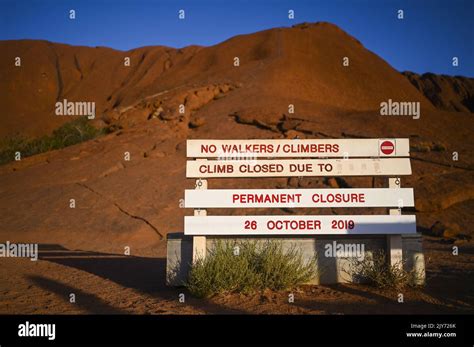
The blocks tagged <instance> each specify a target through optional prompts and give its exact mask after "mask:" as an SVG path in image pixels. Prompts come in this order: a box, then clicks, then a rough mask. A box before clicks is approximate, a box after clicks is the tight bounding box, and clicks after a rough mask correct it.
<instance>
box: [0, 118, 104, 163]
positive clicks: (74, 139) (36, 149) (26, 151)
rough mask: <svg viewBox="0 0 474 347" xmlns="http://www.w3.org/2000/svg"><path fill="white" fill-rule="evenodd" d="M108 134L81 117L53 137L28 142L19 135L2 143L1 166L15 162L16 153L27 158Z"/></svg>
mask: <svg viewBox="0 0 474 347" xmlns="http://www.w3.org/2000/svg"><path fill="white" fill-rule="evenodd" d="M106 132H107V131H106V130H104V129H96V128H94V127H93V126H92V125H90V123H88V120H87V118H85V117H81V118H78V119H75V120H73V121H71V122H68V123H65V124H63V125H62V126H61V127H59V128H58V129H56V130H54V131H53V133H52V134H51V135H46V136H42V137H40V138H37V139H32V140H28V139H26V138H24V137H22V136H19V135H16V136H12V137H8V138H5V139H3V140H2V141H1V142H0V164H5V163H8V162H10V161H13V160H14V159H15V152H20V153H21V157H22V158H25V157H29V156H32V155H35V154H39V153H44V152H47V151H51V150H54V149H60V148H64V147H67V146H71V145H75V144H77V143H80V142H84V141H87V140H91V139H93V138H96V137H97V136H100V135H102V134H105V133H106Z"/></svg>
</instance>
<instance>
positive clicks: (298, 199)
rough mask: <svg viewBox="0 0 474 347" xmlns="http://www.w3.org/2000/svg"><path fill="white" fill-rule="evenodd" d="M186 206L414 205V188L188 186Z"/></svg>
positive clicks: (316, 206) (317, 206)
mask: <svg viewBox="0 0 474 347" xmlns="http://www.w3.org/2000/svg"><path fill="white" fill-rule="evenodd" d="M184 201H185V202H184V206H185V207H186V208H303V207H310V208H321V207H413V206H414V198H413V189H412V188H399V189H388V188H368V189H358V188H350V189H330V188H327V189H209V190H193V189H186V190H185V197H184Z"/></svg>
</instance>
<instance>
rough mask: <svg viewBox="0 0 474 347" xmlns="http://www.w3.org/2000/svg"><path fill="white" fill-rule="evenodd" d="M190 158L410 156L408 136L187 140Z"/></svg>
mask: <svg viewBox="0 0 474 347" xmlns="http://www.w3.org/2000/svg"><path fill="white" fill-rule="evenodd" d="M186 148H187V156H188V158H219V157H220V158H233V159H236V160H237V159H239V158H249V157H252V158H262V157H263V158H265V157H313V158H314V157H346V158H348V157H408V156H409V155H410V145H409V140H408V139H393V138H392V139H324V140H315V139H308V140H306V139H305V140H299V139H297V140H187V146H186Z"/></svg>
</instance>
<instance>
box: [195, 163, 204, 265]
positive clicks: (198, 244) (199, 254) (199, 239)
mask: <svg viewBox="0 0 474 347" xmlns="http://www.w3.org/2000/svg"><path fill="white" fill-rule="evenodd" d="M204 160H205V159H204ZM195 189H207V180H202V179H198V180H196V186H195ZM194 215H195V216H206V215H207V211H206V210H201V209H198V210H194ZM205 257H206V236H193V263H194V262H195V261H196V260H197V259H199V258H201V259H204V258H205Z"/></svg>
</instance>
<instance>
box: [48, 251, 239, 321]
mask: <svg viewBox="0 0 474 347" xmlns="http://www.w3.org/2000/svg"><path fill="white" fill-rule="evenodd" d="M58 246H59V245H58ZM43 249H44V248H43V247H42V245H39V259H40V260H43V261H50V262H53V263H57V264H61V265H63V266H68V267H71V268H75V269H79V270H82V271H85V272H88V273H91V274H93V275H96V276H99V277H101V278H104V279H107V280H110V281H112V282H115V283H117V284H119V285H120V286H123V287H126V288H131V289H134V290H137V291H139V292H141V293H143V294H147V295H150V296H152V297H154V298H156V299H158V300H169V301H176V302H177V301H178V299H179V294H180V293H185V295H186V297H187V299H186V304H187V305H189V304H190V305H192V306H193V307H195V308H197V309H200V310H204V311H205V312H207V313H234V314H246V313H247V312H246V311H241V310H234V309H230V308H227V307H224V306H221V305H218V304H215V303H213V302H212V301H210V300H207V299H194V298H191V294H190V293H189V292H188V291H187V290H185V288H175V287H168V286H166V284H165V283H166V259H165V258H151V257H136V256H126V255H122V254H113V253H100V252H88V251H84V250H67V249H65V251H64V250H61V251H60V252H53V251H47V250H46V251H44V250H43ZM177 313H178V314H179V312H177Z"/></svg>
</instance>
